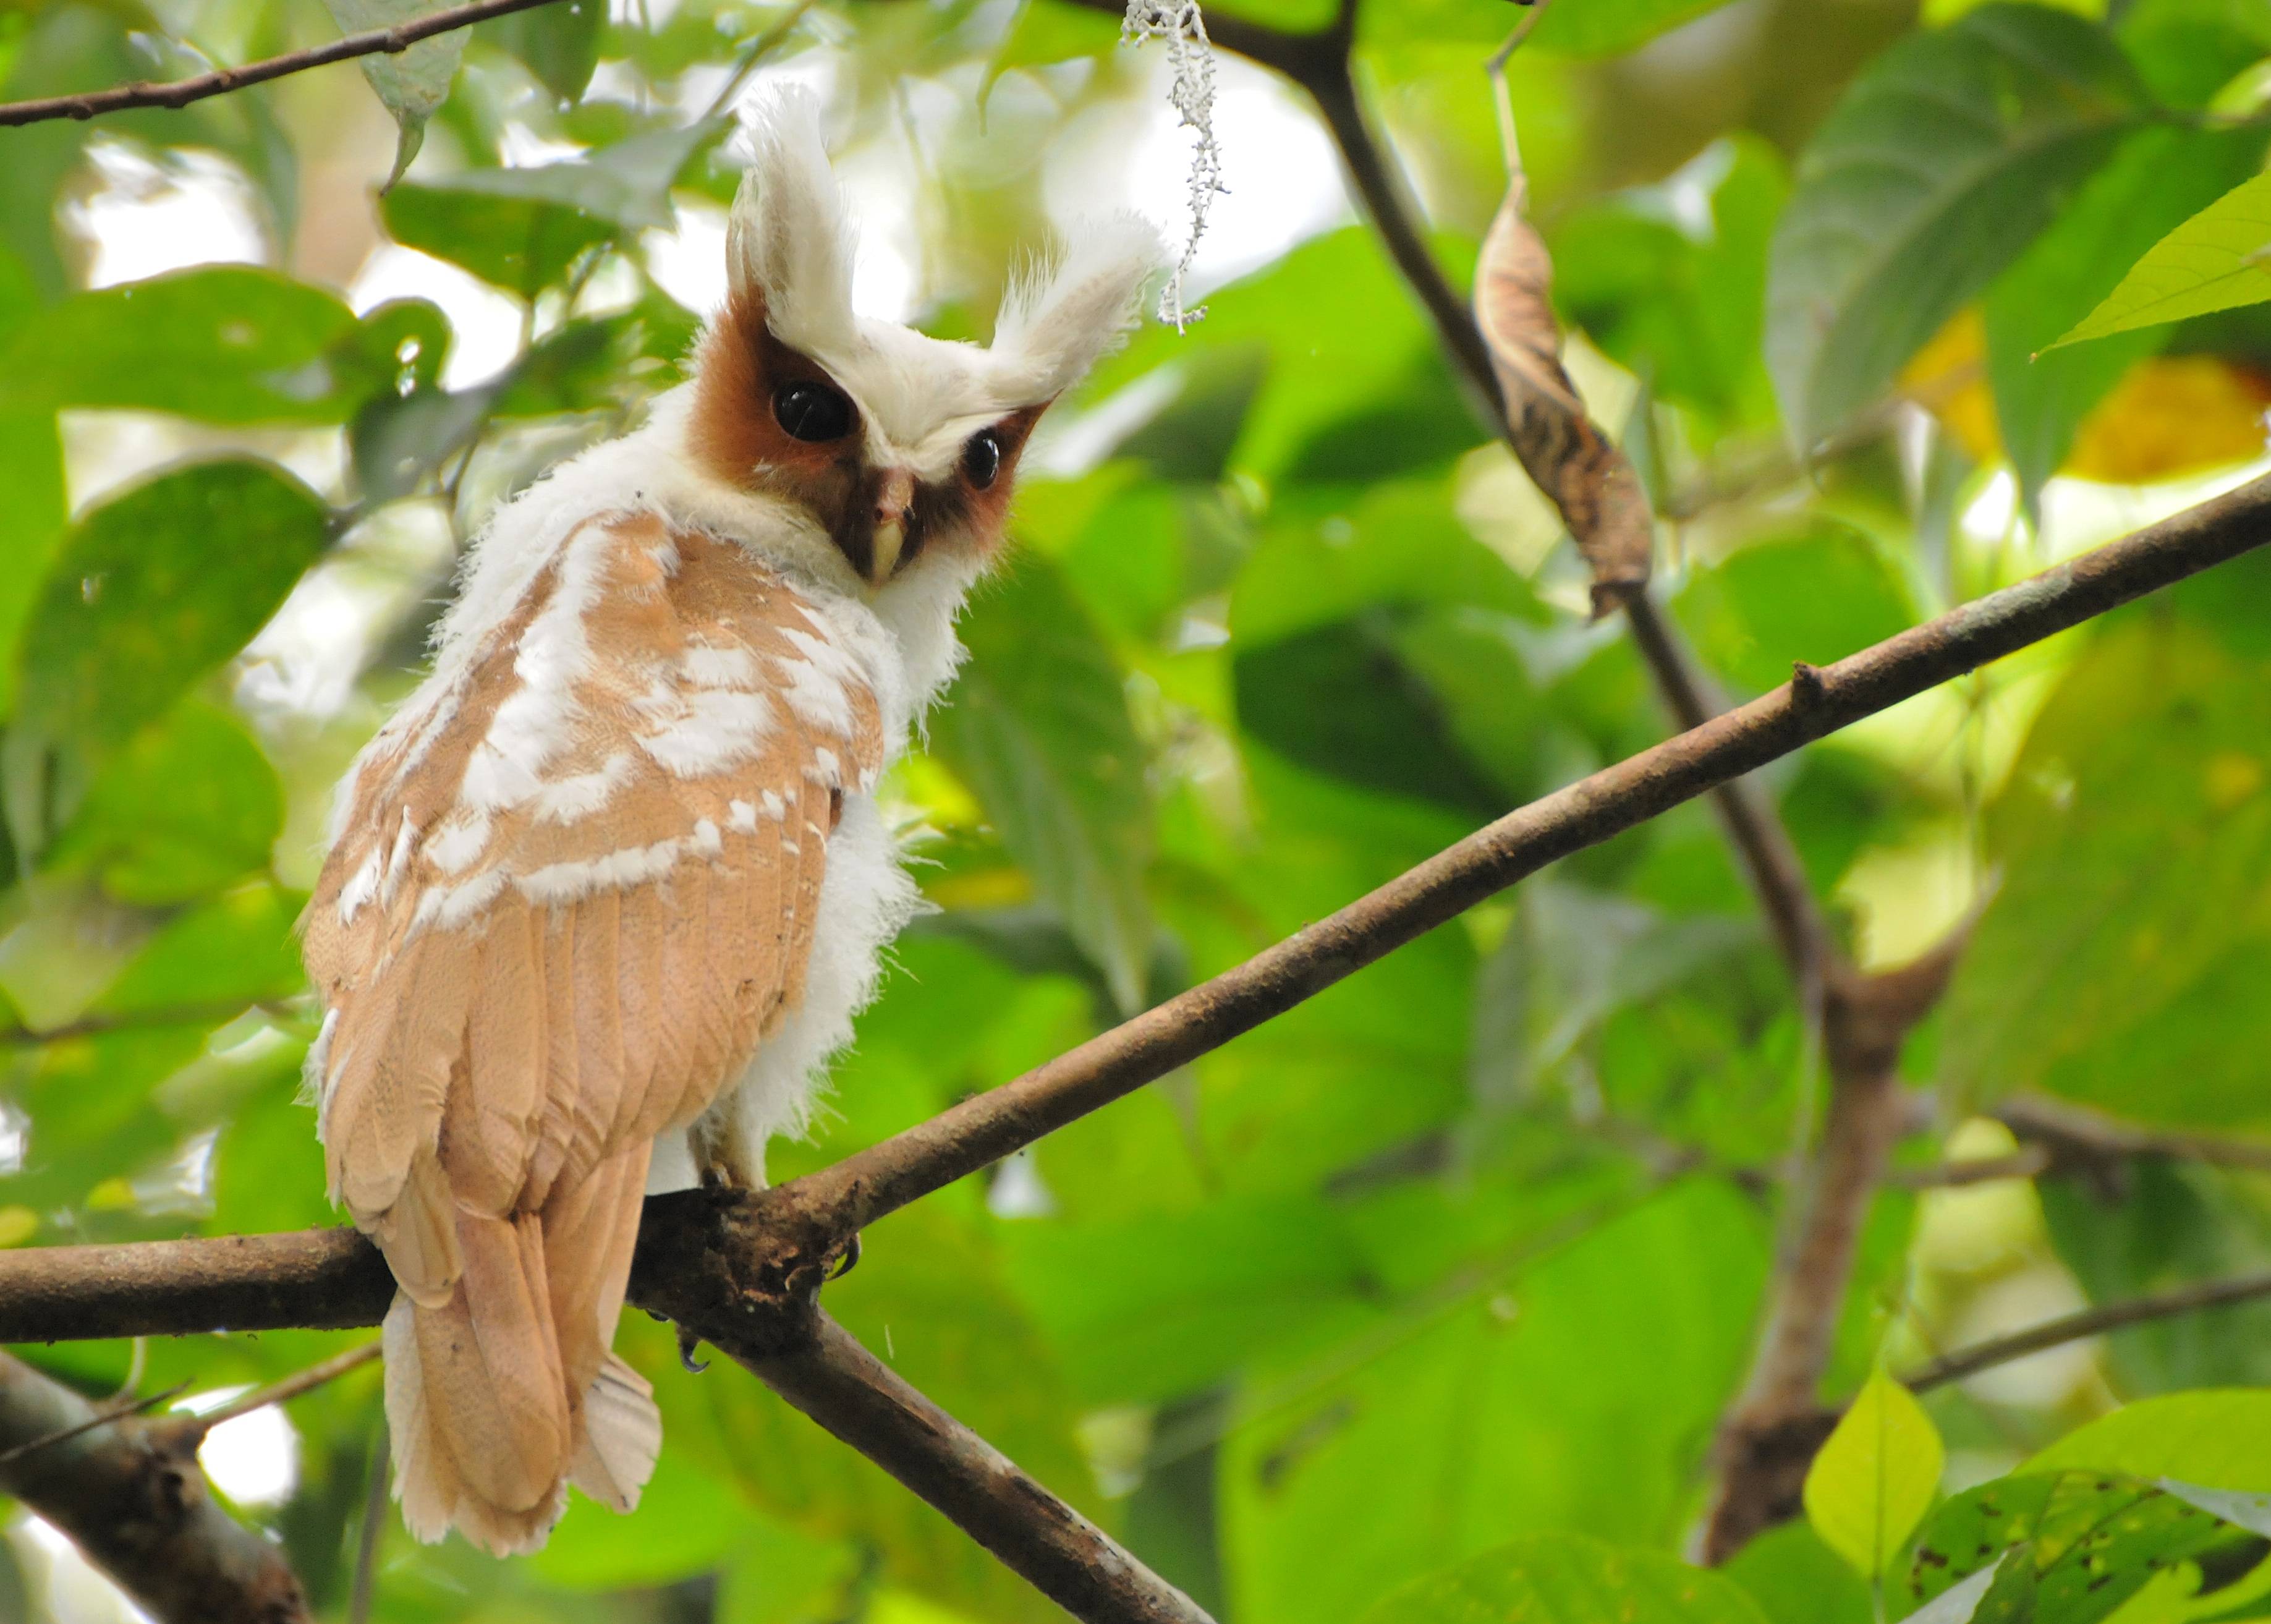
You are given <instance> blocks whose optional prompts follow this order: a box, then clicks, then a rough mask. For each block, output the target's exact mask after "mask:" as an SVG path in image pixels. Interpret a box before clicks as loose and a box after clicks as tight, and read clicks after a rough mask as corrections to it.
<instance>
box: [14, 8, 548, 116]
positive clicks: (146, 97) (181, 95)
mask: <svg viewBox="0 0 2271 1624" xmlns="http://www.w3.org/2000/svg"><path fill="white" fill-rule="evenodd" d="M550 4H554V0H473V4H469V5H460V6H452V7H451V8H450V9H449V10H448V11H435V12H431V13H429V14H428V15H427V16H424V17H421V18H418V19H415V20H413V21H411V22H406V23H398V24H397V25H396V26H393V27H391V28H372V29H369V30H367V31H366V32H364V33H361V34H347V35H346V36H345V37H343V38H341V39H337V40H333V41H330V42H329V43H327V44H324V45H311V46H309V48H307V49H305V50H300V51H287V53H285V54H284V55H283V56H271V57H268V58H267V59H265V60H264V61H261V62H249V63H245V64H244V65H243V66H242V67H241V68H216V69H214V70H213V71H212V72H211V73H200V74H198V75H197V77H196V78H186V79H175V81H173V82H172V83H171V84H166V85H150V84H133V85H120V86H115V87H114V88H112V89H109V90H91V91H82V92H79V93H76V94H73V95H68V96H44V97H41V99H40V100H38V101H10V102H0V128H6V127H7V126H9V125H11V124H37V123H43V122H45V121H46V120H48V119H53V118H78V119H87V118H94V117H97V116H99V115H101V114H104V113H120V112H124V111H125V110H126V109H127V108H185V107H187V106H189V105H190V103H191V102H192V101H205V99H206V98H207V97H210V96H225V95H227V93H229V92H230V91H233V90H242V89H244V88H245V87H246V86H250V85H264V84H266V83H267V82H268V81H269V80H271V79H280V78H284V77H286V76H287V74H293V73H303V72H305V71H307V70H309V68H321V67H325V66H328V65H329V64H331V63H335V62H346V61H347V60H348V59H349V58H351V57H355V56H376V55H378V54H380V53H382V52H383V53H386V54H388V55H391V54H393V53H395V52H398V51H406V50H408V49H409V48H411V47H412V46H413V45H415V44H417V43H418V41H421V40H429V39H431V38H433V37H434V36H435V35H436V34H448V33H450V32H451V31H452V30H454V29H458V28H469V27H471V26H473V24H475V23H481V22H487V21H488V19H490V18H492V17H505V16H509V15H510V14H511V13H512V12H515V11H533V10H535V9H536V8H537V7H538V6H540V5H550Z"/></svg>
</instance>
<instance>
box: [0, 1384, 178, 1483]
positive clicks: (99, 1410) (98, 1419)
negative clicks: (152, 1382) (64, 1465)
mask: <svg viewBox="0 0 2271 1624" xmlns="http://www.w3.org/2000/svg"><path fill="white" fill-rule="evenodd" d="M189 1385H190V1384H189V1383H188V1382H175V1383H174V1385H173V1386H171V1387H169V1388H168V1389H166V1390H165V1391H164V1392H162V1393H151V1394H149V1395H147V1396H145V1397H141V1398H114V1399H112V1400H111V1401H110V1402H109V1403H108V1404H101V1405H98V1406H97V1407H96V1409H95V1411H94V1412H93V1414H92V1415H89V1416H87V1417H86V1419H83V1420H78V1421H74V1422H72V1423H71V1425H70V1426H68V1427H57V1428H56V1430H55V1431H54V1432H51V1433H47V1434H42V1435H41V1436H40V1437H37V1438H33V1439H29V1440H27V1441H25V1442H23V1443H19V1444H15V1445H13V1446H11V1447H10V1448H8V1449H0V1466H11V1465H13V1464H15V1463H16V1462H18V1461H19V1460H21V1459H23V1458H24V1456H26V1455H36V1454H37V1453H39V1451H41V1449H50V1448H52V1447H54V1446H55V1445H56V1444H58V1443H69V1442H70V1441H71V1440H72V1439H74V1438H77V1437H78V1436H80V1435H82V1434H86V1433H91V1432H93V1430H94V1429H95V1428H96V1427H108V1426H109V1425H110V1424H111V1423H112V1422H113V1421H123V1420H124V1419H126V1418H127V1417H128V1416H130V1415H139V1414H141V1413H142V1412H144V1411H145V1410H154V1409H156V1408H157V1407H158V1406H159V1405H160V1404H164V1403H165V1402H166V1401H167V1400H168V1399H169V1398H172V1397H175V1395H177V1394H179V1393H182V1392H184V1391H186V1390H187V1389H188V1388H189Z"/></svg>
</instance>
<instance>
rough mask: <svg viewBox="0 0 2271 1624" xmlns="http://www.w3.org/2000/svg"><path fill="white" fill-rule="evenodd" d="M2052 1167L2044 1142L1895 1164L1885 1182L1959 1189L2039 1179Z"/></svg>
mask: <svg viewBox="0 0 2271 1624" xmlns="http://www.w3.org/2000/svg"><path fill="white" fill-rule="evenodd" d="M2050 1166H2051V1156H2050V1152H2049V1151H2045V1150H2044V1149H2043V1148H2042V1147H2041V1146H2040V1145H2029V1146H2028V1147H2027V1148H2026V1149H2025V1150H2022V1151H2013V1152H2012V1153H2011V1154H2010V1155H2008V1156H1984V1157H1981V1158H1979V1159H1978V1160H1977V1161H1964V1162H1935V1163H1933V1164H1932V1166H1929V1167H1895V1168H1894V1169H1893V1171H1892V1172H1890V1173H1887V1174H1886V1175H1885V1182H1886V1183H1888V1184H1892V1185H1897V1186H1898V1187H1899V1188H1902V1189H1904V1190H1944V1189H1957V1188H1962V1187H1963V1186H1965V1185H1969V1184H1994V1183H1999V1182H2000V1181H2003V1180H2005V1179H2032V1178H2036V1177H2039V1176H2040V1175H2041V1174H2042V1173H2044V1172H2046V1171H2047V1170H2048V1169H2049V1167H2050Z"/></svg>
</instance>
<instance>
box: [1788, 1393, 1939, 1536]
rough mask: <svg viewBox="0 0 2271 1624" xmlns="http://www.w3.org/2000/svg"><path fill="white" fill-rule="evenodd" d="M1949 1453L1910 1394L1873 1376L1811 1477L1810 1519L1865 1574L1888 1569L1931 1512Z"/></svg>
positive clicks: (1808, 1490)
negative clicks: (1933, 1498) (1942, 1469)
mask: <svg viewBox="0 0 2271 1624" xmlns="http://www.w3.org/2000/svg"><path fill="white" fill-rule="evenodd" d="M1946 1464H1947V1450H1946V1449H1945V1448H1944V1447H1943V1446H1942V1445H1941V1443H1940V1429H1939V1428H1937V1427H1934V1426H1933V1425H1932V1418H1931V1417H1930V1416H1927V1415H1926V1414H1925V1412H1924V1406H1922V1405H1921V1404H1917V1401H1916V1399H1915V1397H1914V1396H1913V1395H1911V1394H1910V1392H1909V1390H1908V1389H1906V1388H1904V1387H1902V1385H1901V1384H1900V1383H1899V1382H1895V1381H1894V1380H1893V1379H1892V1378H1891V1377H1890V1376H1888V1375H1887V1374H1885V1373H1884V1372H1883V1371H1881V1370H1880V1371H1878V1372H1877V1373H1876V1374H1874V1375H1873V1376H1871V1377H1870V1378H1869V1382H1868V1385H1867V1386H1865V1387H1864V1388H1863V1389H1861V1390H1860V1392H1859V1393H1858V1395H1857V1396H1856V1397H1855V1398H1854V1400H1853V1407H1852V1408H1851V1409H1850V1410H1848V1411H1846V1412H1845V1417H1844V1419H1843V1420H1841V1421H1839V1422H1838V1423H1837V1430H1836V1431H1835V1432H1834V1433H1831V1434H1829V1441H1828V1442H1827V1443H1825V1444H1823V1445H1822V1446H1821V1453H1820V1454H1819V1455H1816V1456H1814V1457H1813V1467H1812V1469H1811V1470H1809V1471H1807V1472H1806V1518H1807V1520H1808V1521H1809V1522H1811V1523H1813V1531H1814V1532H1816V1533H1818V1534H1820V1535H1821V1539H1822V1543H1823V1544H1825V1545H1827V1546H1828V1547H1829V1548H1830V1549H1831V1550H1833V1551H1835V1552H1836V1553H1837V1554H1838V1555H1840V1556H1842V1557H1843V1558H1844V1559H1845V1560H1846V1561H1849V1562H1850V1563H1851V1564H1852V1565H1853V1566H1854V1567H1855V1568H1858V1569H1859V1570H1860V1572H1861V1574H1862V1575H1863V1576H1864V1577H1866V1578H1870V1579H1874V1578H1876V1577H1878V1576H1880V1575H1881V1574H1882V1573H1883V1572H1884V1571H1885V1569H1886V1568H1888V1566H1890V1565H1891V1563H1892V1561H1893V1559H1894V1557H1895V1556H1896V1555H1898V1554H1899V1553H1900V1549H1901V1547H1902V1546H1903V1545H1904V1544H1906V1543H1907V1541H1908V1537H1909V1536H1910V1534H1912V1533H1914V1532H1915V1531H1916V1527H1917V1523H1920V1522H1922V1521H1923V1520H1924V1514H1925V1512H1926V1511H1928V1510H1930V1509H1931V1508H1932V1496H1933V1495H1934V1494H1936V1493H1937V1492H1938V1491H1939V1488H1940V1468H1941V1467H1942V1466H1944V1465H1946Z"/></svg>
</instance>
